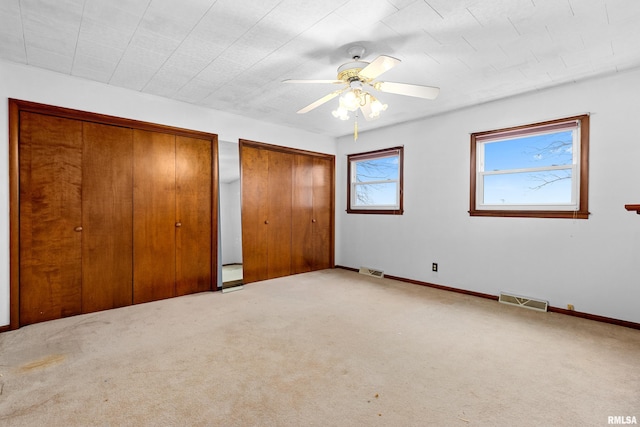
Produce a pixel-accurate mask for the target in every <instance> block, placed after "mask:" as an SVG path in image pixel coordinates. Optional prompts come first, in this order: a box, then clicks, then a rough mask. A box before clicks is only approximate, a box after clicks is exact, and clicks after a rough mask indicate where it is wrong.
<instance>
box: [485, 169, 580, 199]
mask: <svg viewBox="0 0 640 427" xmlns="http://www.w3.org/2000/svg"><path fill="white" fill-rule="evenodd" d="M570 203H572V202H571V169H561V170H554V171H544V172H528V173H509V174H498V175H485V176H484V204H485V205H503V204H570Z"/></svg>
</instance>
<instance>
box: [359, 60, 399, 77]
mask: <svg viewBox="0 0 640 427" xmlns="http://www.w3.org/2000/svg"><path fill="white" fill-rule="evenodd" d="M400 62H401V61H400V60H399V59H397V58H393V57H391V56H386V55H380V56H378V57H377V58H376V59H374V60H373V61H372V62H371V63H370V64H369V65H367V66H366V67H364V68H363V69H362V70H360V72H359V73H358V75H359V76H360V77H362V78H363V79H365V80H373V79H375V78H376V77H378V76H379V75H381V74H382V73H384V72H385V71H388V70H390V69H392V68H393V67H395V66H396V65H398V64H399V63H400Z"/></svg>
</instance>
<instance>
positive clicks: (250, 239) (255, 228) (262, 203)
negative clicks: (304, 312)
mask: <svg viewBox="0 0 640 427" xmlns="http://www.w3.org/2000/svg"><path fill="white" fill-rule="evenodd" d="M240 161H241V168H240V169H241V180H242V181H241V183H242V184H241V186H242V194H241V198H242V269H243V281H244V282H245V283H251V282H257V281H260V280H265V279H267V278H268V270H267V228H266V227H267V225H268V224H265V221H268V209H267V203H266V200H267V197H268V185H267V182H268V179H269V152H268V151H266V150H260V149H257V148H251V147H247V146H242V145H241V147H240Z"/></svg>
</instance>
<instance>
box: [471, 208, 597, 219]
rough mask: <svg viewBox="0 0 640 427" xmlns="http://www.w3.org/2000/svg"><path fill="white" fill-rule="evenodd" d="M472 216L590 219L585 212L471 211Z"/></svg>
mask: <svg viewBox="0 0 640 427" xmlns="http://www.w3.org/2000/svg"><path fill="white" fill-rule="evenodd" d="M469 215H470V216H490V217H515V218H567V219H588V218H589V212H585V211H526V210H519V211H507V210H504V211H499V210H471V211H469Z"/></svg>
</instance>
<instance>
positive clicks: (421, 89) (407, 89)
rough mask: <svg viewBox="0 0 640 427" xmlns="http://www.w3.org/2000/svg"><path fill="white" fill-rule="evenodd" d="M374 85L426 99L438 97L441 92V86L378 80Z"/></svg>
mask: <svg viewBox="0 0 640 427" xmlns="http://www.w3.org/2000/svg"><path fill="white" fill-rule="evenodd" d="M373 87H374V89H376V90H379V91H380V92H386V93H395V94H398V95H407V96H415V97H416V98H424V99H436V98H437V97H438V94H439V93H440V88H437V87H433V86H421V85H410V84H407V83H394V82H376V83H375V84H373Z"/></svg>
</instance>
